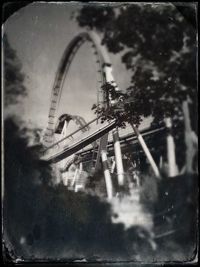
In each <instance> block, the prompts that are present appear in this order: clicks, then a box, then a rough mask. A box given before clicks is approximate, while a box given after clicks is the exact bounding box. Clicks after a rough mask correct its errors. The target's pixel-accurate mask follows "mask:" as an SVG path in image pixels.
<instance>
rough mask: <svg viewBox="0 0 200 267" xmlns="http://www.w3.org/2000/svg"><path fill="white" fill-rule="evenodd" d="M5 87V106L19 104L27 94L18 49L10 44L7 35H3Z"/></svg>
mask: <svg viewBox="0 0 200 267" xmlns="http://www.w3.org/2000/svg"><path fill="white" fill-rule="evenodd" d="M3 64H4V65H3V67H4V68H3V74H4V79H3V87H4V103H5V106H8V105H13V104H17V103H18V102H19V99H20V97H22V96H25V95H26V87H25V86H24V80H25V75H24V73H23V72H22V65H21V63H20V61H19V58H18V57H17V54H16V51H15V50H14V49H13V48H12V47H11V46H10V44H9V41H8V38H7V35H4V36H3Z"/></svg>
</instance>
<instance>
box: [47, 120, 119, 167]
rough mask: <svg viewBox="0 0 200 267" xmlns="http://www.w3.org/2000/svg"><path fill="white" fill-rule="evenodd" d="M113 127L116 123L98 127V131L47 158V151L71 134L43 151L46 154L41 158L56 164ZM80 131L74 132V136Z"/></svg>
mask: <svg viewBox="0 0 200 267" xmlns="http://www.w3.org/2000/svg"><path fill="white" fill-rule="evenodd" d="M96 120H97V119H96ZM115 126H116V121H112V122H110V123H107V124H106V125H105V126H102V127H100V128H99V129H98V130H96V131H94V132H92V133H91V134H89V135H87V136H86V137H84V138H82V139H81V140H79V141H77V142H75V143H73V144H72V145H70V146H66V147H63V148H62V149H61V150H60V151H59V152H57V153H56V152H55V153H51V154H50V156H48V153H47V152H48V151H49V150H51V149H54V147H55V146H57V145H58V144H59V143H62V141H64V140H66V139H67V138H69V137H70V136H73V133H72V134H70V135H69V136H67V137H65V138H63V139H62V140H60V141H58V142H56V143H55V144H53V145H51V146H50V147H49V148H47V149H46V150H45V151H44V152H45V153H46V156H44V157H43V160H46V161H47V162H48V163H56V162H58V161H60V160H62V159H64V158H67V157H69V156H71V155H72V154H74V153H76V152H77V151H79V150H81V149H82V148H84V147H86V146H87V145H89V144H91V143H92V142H94V141H96V140H97V139H99V138H101V137H102V136H104V135H105V134H107V133H108V132H110V131H111V130H112V129H113V128H114V127H115ZM80 130H81V129H79V130H77V131H75V132H74V134H75V133H77V132H78V131H80Z"/></svg>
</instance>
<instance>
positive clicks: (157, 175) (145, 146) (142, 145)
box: [131, 124, 160, 178]
mask: <svg viewBox="0 0 200 267" xmlns="http://www.w3.org/2000/svg"><path fill="white" fill-rule="evenodd" d="M131 126H132V128H133V130H134V132H135V134H136V136H137V138H138V141H139V143H140V145H141V147H142V149H143V151H144V153H145V155H146V157H147V159H148V160H149V163H150V165H151V167H152V169H153V172H154V174H155V176H156V177H158V178H160V172H159V169H158V167H157V165H156V163H155V161H154V159H153V157H152V155H151V152H150V151H149V149H148V147H147V145H146V143H145V141H144V139H143V137H142V135H141V134H140V133H139V131H138V129H137V127H136V126H135V125H134V124H131Z"/></svg>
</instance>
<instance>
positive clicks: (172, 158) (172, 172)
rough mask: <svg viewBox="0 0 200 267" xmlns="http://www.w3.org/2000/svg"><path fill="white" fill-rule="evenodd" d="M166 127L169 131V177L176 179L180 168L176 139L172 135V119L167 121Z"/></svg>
mask: <svg viewBox="0 0 200 267" xmlns="http://www.w3.org/2000/svg"><path fill="white" fill-rule="evenodd" d="M165 125H166V127H167V129H168V134H167V161H168V176H169V177H174V176H177V175H178V167H177V164H176V153H175V143H174V138H173V136H172V134H171V129H172V121H171V118H166V119H165Z"/></svg>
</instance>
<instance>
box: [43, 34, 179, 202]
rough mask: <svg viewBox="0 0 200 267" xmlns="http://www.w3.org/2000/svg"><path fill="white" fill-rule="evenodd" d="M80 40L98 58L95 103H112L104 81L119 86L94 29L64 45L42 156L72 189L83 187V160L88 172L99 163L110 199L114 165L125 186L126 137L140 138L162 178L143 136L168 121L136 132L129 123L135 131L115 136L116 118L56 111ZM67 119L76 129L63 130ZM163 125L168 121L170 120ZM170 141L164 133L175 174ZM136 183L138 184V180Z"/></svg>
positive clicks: (161, 130)
mask: <svg viewBox="0 0 200 267" xmlns="http://www.w3.org/2000/svg"><path fill="white" fill-rule="evenodd" d="M84 42H90V43H91V44H92V48H93V49H94V54H95V56H96V64H97V65H98V74H99V79H98V82H99V88H98V89H97V107H103V108H104V109H106V108H107V107H108V106H109V105H114V104H115V103H113V101H112V99H111V97H110V95H109V93H106V92H105V91H104V90H102V85H104V84H105V83H110V84H111V85H113V86H114V87H115V90H116V91H119V90H120V89H119V88H118V86H117V84H116V82H115V80H114V77H113V75H112V64H111V62H110V59H109V57H108V53H107V51H106V49H105V47H104V46H103V45H101V42H100V40H99V37H98V36H97V34H96V33H94V32H84V33H81V34H78V35H77V36H76V37H75V38H74V39H73V40H72V41H71V42H70V43H69V45H68V46H67V48H66V50H65V51H64V54H63V56H62V59H61V61H60V64H59V66H58V70H57V73H56V77H55V81H54V85H53V89H52V93H51V103H50V109H49V115H48V126H47V128H46V131H45V134H44V137H43V145H44V151H43V157H42V159H43V160H45V161H47V162H48V163H49V164H52V165H53V166H55V168H56V169H58V170H59V175H60V176H61V179H62V180H63V183H64V184H65V185H66V186H68V187H69V188H70V189H72V190H74V191H75V192H77V191H79V190H84V187H85V179H86V177H87V172H86V171H85V170H84V166H85V163H86V161H87V164H89V166H90V172H91V173H92V174H95V173H97V172H98V171H99V170H101V169H103V173H104V178H105V187H106V193H107V198H108V199H112V198H113V197H114V196H115V195H116V194H115V193H114V192H115V190H114V189H113V187H114V185H113V181H112V180H113V179H112V174H113V172H114V170H116V177H117V183H118V185H119V187H120V186H121V187H123V186H124V184H125V183H126V175H125V171H124V163H123V161H124V159H123V153H122V150H124V148H125V147H126V146H127V145H126V144H127V141H129V142H128V144H134V143H135V144H136V143H138V144H140V147H141V148H142V151H143V155H145V157H146V159H147V160H148V162H149V164H150V166H151V168H152V171H153V173H154V175H155V177H157V178H158V179H160V171H159V168H158V164H156V162H155V160H154V159H153V157H152V154H151V152H150V150H149V149H148V147H147V144H146V142H145V141H144V138H143V136H145V135H149V136H150V135H151V134H157V133H162V132H163V131H164V130H165V128H166V127H162V128H159V129H148V130H147V131H145V130H144V131H143V132H142V133H140V132H139V131H138V129H137V127H136V126H135V125H132V128H133V130H134V134H129V135H126V136H124V137H123V138H121V137H119V128H118V125H117V121H116V120H112V121H109V122H104V123H101V117H100V116H99V115H98V114H97V117H96V118H95V119H93V120H92V121H90V122H88V123H86V122H85V120H84V119H83V118H82V117H80V116H75V115H69V114H62V115H61V116H59V117H58V115H57V109H58V107H59V102H60V99H61V97H62V89H63V85H64V83H65V79H66V76H67V74H68V71H69V68H70V65H71V63H72V61H73V59H74V57H75V55H76V53H77V51H78V49H79V48H80V47H81V45H82V44H83V43H84ZM69 122H75V123H76V124H77V125H78V126H79V127H78V129H77V130H76V131H74V132H72V133H69V132H68V131H67V130H68V124H69ZM167 127H169V128H170V127H171V125H170V121H169V122H168V124H167ZM111 132H112V139H111V140H109V133H111ZM173 145H174V144H173V139H172V138H171V137H170V136H168V139H167V146H168V151H170V155H169V157H168V159H169V162H168V163H169V164H170V166H171V170H170V171H171V173H170V174H169V176H175V175H176V163H175V156H174V148H173ZM133 153H134V151H133ZM132 164H133V163H132ZM174 166H175V167H174ZM81 177H82V178H81ZM134 177H135V180H137V179H138V177H137V175H136V173H134V172H133V179H134ZM136 184H139V182H137V183H136Z"/></svg>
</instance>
